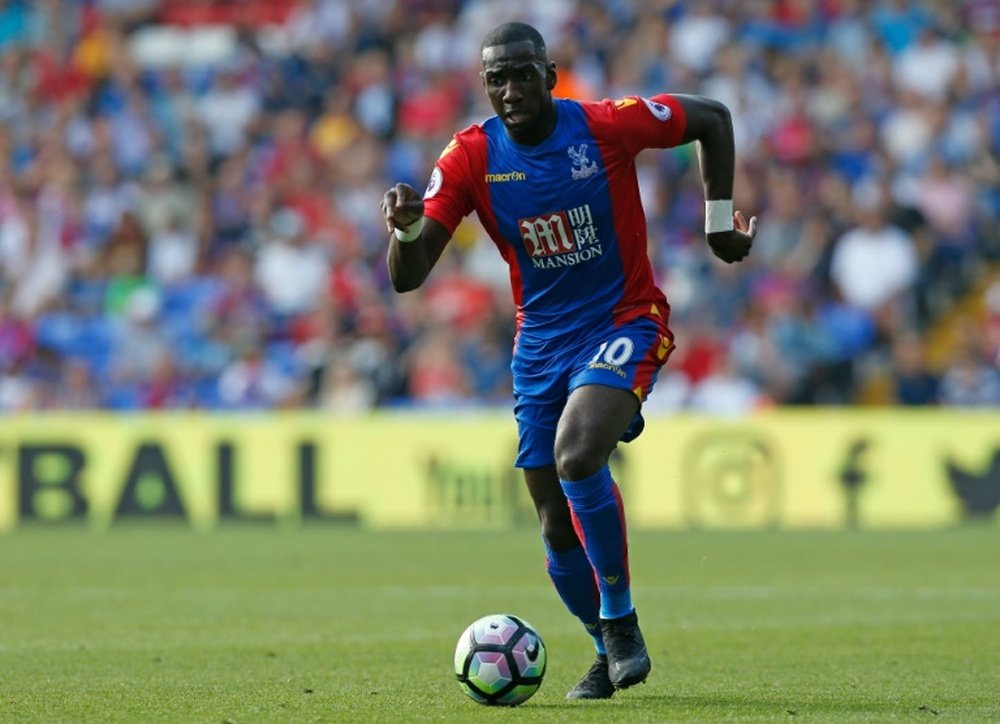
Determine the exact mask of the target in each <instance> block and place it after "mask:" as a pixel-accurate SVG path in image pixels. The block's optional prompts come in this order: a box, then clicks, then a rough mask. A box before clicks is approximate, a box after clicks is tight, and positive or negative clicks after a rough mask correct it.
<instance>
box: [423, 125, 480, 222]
mask: <svg viewBox="0 0 1000 724" xmlns="http://www.w3.org/2000/svg"><path fill="white" fill-rule="evenodd" d="M471 181H472V179H471V178H470V171H469V159H468V157H467V154H466V152H465V148H464V147H463V146H462V144H461V143H459V141H458V139H457V138H453V139H452V140H451V142H450V143H449V144H448V145H447V146H445V148H444V151H442V152H441V155H440V156H439V157H438V160H437V162H435V164H434V170H433V171H432V172H431V178H430V181H429V182H428V184H427V190H426V191H424V216H429V217H430V218H432V219H434V220H435V221H437V222H439V223H440V224H441V225H442V226H444V227H445V228H446V229H447V230H448V233H449V234H453V233H455V227H457V226H458V224H459V222H460V221H461V220H462V219H463V218H464V217H465V216H467V215H468V214H469V213H471V212H472V210H473V202H472V183H471Z"/></svg>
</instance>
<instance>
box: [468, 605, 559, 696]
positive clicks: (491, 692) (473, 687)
mask: <svg viewBox="0 0 1000 724" xmlns="http://www.w3.org/2000/svg"><path fill="white" fill-rule="evenodd" d="M547 660H548V655H547V654H546V653H545V644H543V643H542V639H541V637H540V636H539V635H538V632H537V631H535V629H534V628H533V627H532V626H531V624H529V623H528V622H527V621H525V620H524V619H523V618H518V617H517V616H512V615H510V614H507V613H502V614H492V615H490V616H483V617H482V618H481V619H479V620H477V621H473V622H472V623H471V624H469V627H468V628H467V629H465V631H463V632H462V635H461V636H460V637H459V639H458V645H457V646H456V647H455V676H457V677H458V685H459V686H461V687H462V691H464V692H465V693H466V694H468V695H469V696H470V697H471V698H473V699H474V700H476V701H478V702H479V703H480V704H488V705H500V706H517V705H518V704H521V703H523V702H525V701H527V700H528V699H529V698H531V695H532V694H534V693H535V692H536V691H538V687H540V686H541V685H542V677H543V676H545V664H546V662H547Z"/></svg>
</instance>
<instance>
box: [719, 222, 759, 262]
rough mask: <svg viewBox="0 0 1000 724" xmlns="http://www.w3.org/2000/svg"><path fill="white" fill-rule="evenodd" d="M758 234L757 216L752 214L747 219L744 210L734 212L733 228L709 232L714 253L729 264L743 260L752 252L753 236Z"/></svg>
mask: <svg viewBox="0 0 1000 724" xmlns="http://www.w3.org/2000/svg"><path fill="white" fill-rule="evenodd" d="M755 236H757V217H756V216H751V217H750V221H747V220H746V218H745V217H744V216H743V212H742V211H737V212H736V213H735V214H733V230H732V231H717V232H715V233H714V234H708V237H707V238H708V245H709V246H710V247H711V248H712V253H713V254H715V255H716V256H717V257H719V258H720V259H722V261H724V262H726V263H727V264H732V263H733V262H734V261H741V260H742V259H745V258H746V255H747V254H749V253H750V247H751V246H753V238H754V237H755Z"/></svg>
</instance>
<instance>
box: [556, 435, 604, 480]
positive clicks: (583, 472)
mask: <svg viewBox="0 0 1000 724" xmlns="http://www.w3.org/2000/svg"><path fill="white" fill-rule="evenodd" d="M555 453H556V472H557V473H558V474H559V479H560V480H574V481H575V480H583V479H584V478H589V477H590V476H591V475H593V474H594V473H596V472H597V471H598V470H600V469H601V468H602V467H604V464H605V463H606V462H607V458H608V456H607V455H606V454H605V453H604V451H602V450H598V449H596V448H595V447H593V446H588V445H586V444H584V443H581V442H578V441H574V442H563V443H562V444H557V445H556V451H555Z"/></svg>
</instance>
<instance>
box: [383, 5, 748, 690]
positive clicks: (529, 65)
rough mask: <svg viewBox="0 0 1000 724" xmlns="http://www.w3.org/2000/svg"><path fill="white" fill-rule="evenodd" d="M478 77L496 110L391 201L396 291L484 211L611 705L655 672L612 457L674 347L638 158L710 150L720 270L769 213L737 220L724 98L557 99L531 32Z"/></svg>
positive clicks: (554, 515)
mask: <svg viewBox="0 0 1000 724" xmlns="http://www.w3.org/2000/svg"><path fill="white" fill-rule="evenodd" d="M481 76H482V83H483V88H484V89H485V91H486V95H487V96H488V97H489V100H490V103H491V104H492V106H493V110H494V111H495V112H496V116H494V117H491V118H489V119H488V120H486V121H485V122H484V123H483V124H482V125H474V126H471V127H469V128H467V129H465V130H463V131H461V132H459V133H457V134H456V135H455V136H454V138H453V140H452V141H451V142H450V143H449V144H448V145H447V147H446V148H445V149H444V151H443V152H442V154H441V156H440V158H438V160H437V163H436V164H435V166H434V170H433V172H432V173H431V177H430V181H429V183H428V185H427V189H426V190H425V191H424V193H423V195H422V196H421V194H419V193H418V192H417V191H415V190H414V189H413V188H412V187H410V186H408V185H406V184H396V185H395V187H393V188H391V189H389V190H388V191H386V193H385V195H384V197H383V199H382V204H381V206H382V213H383V215H384V217H385V223H386V227H387V229H388V231H389V232H390V239H389V251H388V266H389V272H390V276H391V277H392V282H393V286H394V287H395V289H396V291H398V292H405V291H408V290H411V289H415V288H416V287H418V286H420V285H421V284H422V283H423V281H424V280H425V279H426V278H427V275H428V274H429V272H430V271H431V268H432V267H433V266H434V264H435V263H436V262H437V260H438V258H439V257H440V255H441V253H442V251H443V250H444V247H445V245H446V244H447V243H448V241H449V239H450V238H451V235H452V234H453V233H454V231H455V227H456V226H457V225H458V223H459V221H461V219H462V218H463V217H464V216H466V215H467V214H469V213H470V212H472V211H475V212H476V213H477V215H478V217H479V220H480V222H481V223H482V225H483V226H484V228H485V229H486V231H487V233H488V234H489V235H490V237H491V238H492V239H493V242H494V243H495V244H496V246H497V249H498V250H499V251H500V255H501V256H502V257H503V259H504V260H505V261H506V262H507V264H508V265H509V266H510V281H511V288H512V290H513V294H514V301H515V303H516V305H517V334H516V337H515V340H514V358H513V362H512V364H511V369H512V372H513V382H514V400H515V403H514V416H515V418H516V420H517V426H518V452H517V458H516V460H515V465H516V466H517V467H520V468H522V469H523V471H524V478H525V481H526V483H527V486H528V490H529V491H530V494H531V497H532V500H533V501H534V504H535V508H536V510H537V512H538V518H539V522H540V524H541V530H542V538H543V541H544V543H545V548H546V560H547V568H548V572H549V575H550V577H551V579H552V582H553V583H554V585H555V588H556V590H557V592H558V593H559V596H560V597H561V598H562V600H563V602H564V603H565V604H566V606H567V608H568V609H569V610H570V612H571V613H573V614H574V615H575V616H577V617H578V618H579V619H580V620H581V621H582V622H583V624H584V626H585V627H586V629H587V631H588V632H589V633H590V635H591V636H592V637H593V640H594V645H595V647H596V649H597V660H596V661H595V662H594V664H593V666H592V667H591V668H590V670H589V671H588V672H587V674H586V675H585V676H584V677H583V679H581V681H580V682H579V683H578V684H577V685H576V686H575V687H574V688H573V689H572V690H571V691H570V692H569V693H568V694H567V697H569V698H571V699H603V698H608V697H610V696H612V695H613V694H614V692H615V690H616V689H624V688H627V687H629V686H632V685H634V684H638V683H640V682H642V681H645V679H646V677H647V675H648V674H649V671H650V660H649V654H648V653H647V650H646V645H645V643H644V641H643V637H642V633H641V632H640V630H639V624H638V618H637V617H636V613H635V609H634V607H633V605H632V598H631V587H630V579H629V567H628V544H627V540H626V532H625V516H624V511H623V507H622V498H621V495H620V493H619V491H618V487H617V485H616V484H615V482H614V481H613V480H612V478H611V473H610V471H609V469H608V458H609V456H610V455H611V452H612V450H614V448H615V446H616V445H617V443H618V442H619V441H623V442H628V441H631V440H633V439H634V438H635V437H636V436H638V435H639V433H640V432H641V431H642V427H643V419H642V416H641V414H640V405H641V404H642V401H643V400H644V399H645V398H646V396H647V395H648V394H649V392H650V390H651V389H652V387H653V383H654V381H655V378H656V374H657V371H658V370H659V368H660V367H661V366H662V365H663V364H664V363H665V362H666V359H667V357H668V355H669V354H670V351H671V348H672V347H673V335H672V334H671V332H670V329H669V328H668V326H667V322H668V316H669V313H670V307H669V306H667V301H666V299H665V298H664V295H663V293H662V292H661V291H660V290H659V289H657V288H656V286H655V284H654V281H653V272H652V267H651V264H650V262H649V258H648V256H647V254H646V241H647V236H646V220H645V215H644V213H643V210H642V206H641V203H640V198H639V188H638V183H637V181H636V173H635V163H634V157H635V155H636V154H637V153H638V152H639V151H641V150H642V149H644V148H670V147H672V146H677V145H679V144H684V143H689V142H691V141H697V142H698V143H699V147H698V151H699V161H700V169H701V178H702V182H703V185H704V189H705V197H706V199H707V201H706V225H705V231H706V238H707V241H708V244H709V246H710V248H711V249H712V251H713V252H714V254H715V255H716V256H717V257H719V258H720V259H722V260H723V261H725V262H734V261H739V260H741V259H743V258H744V257H745V256H746V255H747V253H748V252H749V250H750V246H751V243H752V241H753V237H754V235H755V233H756V218H751V219H750V221H749V222H747V221H746V220H745V219H744V217H743V215H742V214H741V213H740V212H736V214H735V215H734V214H733V211H732V195H733V167H734V158H733V155H734V151H733V132H732V123H731V120H730V116H729V112H728V110H727V109H726V108H725V107H724V106H723V105H721V104H720V103H717V102H715V101H712V100H709V99H707V98H702V97H696V96H682V95H668V94H663V95H658V96H654V97H652V98H641V97H638V96H628V97H625V98H621V99H619V100H617V101H610V100H606V101H603V102H599V103H598V102H577V101H571V100H561V99H554V98H553V97H552V88H553V87H554V86H555V84H556V68H555V63H553V62H551V61H550V60H549V59H548V55H547V52H546V48H545V41H544V40H543V39H542V37H541V35H540V34H539V33H538V31H537V30H535V29H534V28H533V27H531V26H530V25H525V24H523V23H516V22H512V23H505V24H503V25H500V26H499V27H497V28H495V29H493V30H492V31H490V33H488V34H487V36H486V38H485V39H484V40H483V44H482V72H481Z"/></svg>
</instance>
